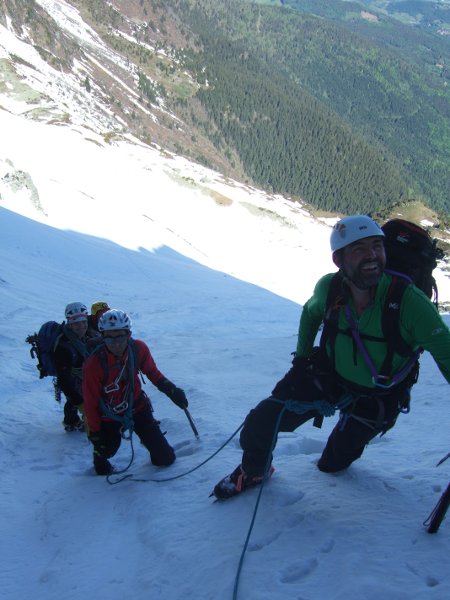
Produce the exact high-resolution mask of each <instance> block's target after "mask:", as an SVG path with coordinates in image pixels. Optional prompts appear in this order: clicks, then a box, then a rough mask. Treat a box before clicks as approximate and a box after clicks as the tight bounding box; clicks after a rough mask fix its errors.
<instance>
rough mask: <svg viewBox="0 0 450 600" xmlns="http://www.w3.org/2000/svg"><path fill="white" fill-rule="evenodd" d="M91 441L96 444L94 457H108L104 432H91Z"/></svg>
mask: <svg viewBox="0 0 450 600" xmlns="http://www.w3.org/2000/svg"><path fill="white" fill-rule="evenodd" d="M88 437H89V441H90V442H91V444H92V445H93V446H94V457H95V456H98V457H102V458H107V456H106V455H107V451H106V444H105V442H104V441H103V438H102V434H101V432H100V431H96V432H92V433H90V434H89V436H88Z"/></svg>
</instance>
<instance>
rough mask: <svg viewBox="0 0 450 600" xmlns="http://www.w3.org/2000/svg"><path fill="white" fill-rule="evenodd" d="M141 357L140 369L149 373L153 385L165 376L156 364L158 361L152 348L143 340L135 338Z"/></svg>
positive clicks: (146, 373) (145, 373)
mask: <svg viewBox="0 0 450 600" xmlns="http://www.w3.org/2000/svg"><path fill="white" fill-rule="evenodd" d="M134 343H135V345H136V349H137V352H138V357H139V369H140V370H141V371H142V372H143V373H144V375H147V377H148V378H149V379H150V381H151V382H152V383H153V385H156V384H157V383H158V381H160V380H161V379H163V378H164V375H163V374H162V373H161V371H160V370H159V369H158V367H157V366H156V363H155V361H154V359H153V356H152V355H151V352H150V349H149V347H148V346H147V344H145V343H144V342H142V341H141V340H134Z"/></svg>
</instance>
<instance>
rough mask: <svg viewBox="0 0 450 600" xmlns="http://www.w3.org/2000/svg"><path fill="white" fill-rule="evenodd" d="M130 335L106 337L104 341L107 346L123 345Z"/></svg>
mask: <svg viewBox="0 0 450 600" xmlns="http://www.w3.org/2000/svg"><path fill="white" fill-rule="evenodd" d="M128 337H129V336H128V335H114V336H112V335H104V336H103V340H104V342H105V344H116V343H121V342H124V341H125V340H127V339H128Z"/></svg>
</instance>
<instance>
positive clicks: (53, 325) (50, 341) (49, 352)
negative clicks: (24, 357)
mask: <svg viewBox="0 0 450 600" xmlns="http://www.w3.org/2000/svg"><path fill="white" fill-rule="evenodd" d="M63 328H64V322H62V323H57V322H56V321H47V322H46V323H44V324H43V325H42V326H41V328H40V329H39V332H38V333H34V334H33V335H29V336H28V337H27V338H26V340H25V341H26V342H28V343H29V344H31V349H30V355H31V358H33V359H34V358H37V360H38V364H37V365H36V368H37V370H38V371H39V379H43V378H44V377H47V376H51V377H55V376H56V367H55V358H54V351H55V348H56V345H57V343H58V340H59V338H60V337H61V335H62V333H63Z"/></svg>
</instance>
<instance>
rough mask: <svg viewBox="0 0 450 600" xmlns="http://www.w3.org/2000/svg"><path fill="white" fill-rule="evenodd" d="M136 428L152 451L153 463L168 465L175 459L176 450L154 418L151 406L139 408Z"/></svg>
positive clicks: (161, 465) (151, 458) (135, 415)
mask: <svg viewBox="0 0 450 600" xmlns="http://www.w3.org/2000/svg"><path fill="white" fill-rule="evenodd" d="M133 419H134V430H135V432H136V434H137V435H138V436H139V439H140V440H141V442H142V443H143V444H144V446H145V447H146V448H147V450H148V451H149V453H150V460H151V461H152V464H153V465H156V466H158V467H166V466H169V465H171V464H172V463H173V462H174V461H175V452H174V449H173V448H172V446H171V445H170V444H169V442H168V441H167V440H166V438H165V436H164V435H163V433H162V431H161V429H160V427H159V425H158V423H157V421H156V420H155V419H154V418H153V415H152V412H151V409H150V406H146V407H145V408H144V409H141V410H139V411H138V412H136V413H135V414H134V416H133Z"/></svg>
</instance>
